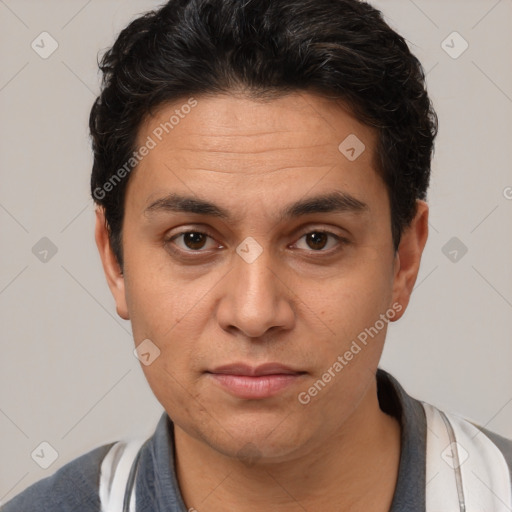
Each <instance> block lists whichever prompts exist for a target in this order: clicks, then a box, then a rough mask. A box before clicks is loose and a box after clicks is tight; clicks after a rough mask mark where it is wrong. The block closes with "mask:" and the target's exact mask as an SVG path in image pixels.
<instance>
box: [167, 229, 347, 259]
mask: <svg viewBox="0 0 512 512" xmlns="http://www.w3.org/2000/svg"><path fill="white" fill-rule="evenodd" d="M190 233H194V234H200V235H205V236H206V237H208V238H209V239H211V240H215V238H214V237H213V236H211V235H209V234H208V233H207V232H204V231H194V230H188V231H182V232H181V233H175V234H173V235H171V236H169V237H166V238H165V239H164V247H166V248H167V247H169V248H170V250H171V251H172V252H173V253H175V254H178V255H184V256H188V257H193V258H195V257H197V256H191V255H192V254H194V253H197V254H199V255H204V253H206V252H208V250H204V249H198V250H193V249H181V248H176V246H175V244H174V241H175V240H176V239H177V238H179V237H180V236H183V235H187V234H190ZM312 233H315V234H325V235H328V236H329V237H331V238H334V240H335V241H336V242H337V245H336V247H334V248H331V249H327V250H323V249H320V250H316V251H315V250H314V249H310V250H309V251H308V252H309V254H322V253H323V254H324V255H325V254H328V255H330V254H333V253H334V252H337V251H338V250H340V249H341V247H343V246H345V245H348V244H349V243H350V242H349V240H347V239H346V238H345V237H342V236H339V235H336V234H335V233H332V232H331V231H326V230H322V229H315V230H312V231H308V232H307V233H304V234H303V235H302V236H301V237H300V238H299V239H298V240H297V242H295V243H294V244H292V245H293V246H295V245H296V244H297V243H298V241H300V240H301V239H303V238H304V237H306V236H307V235H310V234H312ZM327 243H328V242H327ZM171 245H174V247H170V246H171ZM221 248H223V246H221ZM302 250H306V249H302Z"/></svg>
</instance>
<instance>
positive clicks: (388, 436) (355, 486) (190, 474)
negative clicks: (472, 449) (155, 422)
mask: <svg viewBox="0 0 512 512" xmlns="http://www.w3.org/2000/svg"><path fill="white" fill-rule="evenodd" d="M175 444H176V471H177V477H178V481H179V483H180V489H181V492H182V496H183V499H184V501H185V503H186V504H187V507H190V508H189V510H194V508H195V509H197V510H198V511H199V512H202V510H208V511H209V512H220V511H225V510H226V509H233V510H237V511H240V512H253V511H254V512H256V511H261V510H270V509H272V510H279V512H291V511H296V510H301V509H305V510H323V512H330V511H333V512H334V511H336V512H340V511H345V510H346V511H348V510H350V511H351V512H359V511H363V510H365V511H366V510H372V511H376V512H379V511H382V512H387V511H388V510H389V509H390V506H391V502H392V499H393V494H394V490H395V486H396V481H397V475H398V466H399V460H400V425H399V423H398V421H397V420H396V419H394V418H392V417H391V416H389V415H387V414H385V413H384V412H383V411H382V410H381V409H380V407H379V403H378V399H377V388H376V381H374V382H373V384H372V385H371V386H370V387H369V389H368V390H367V393H366V394H365V396H364V398H363V400H362V401H361V403H360V404H359V405H358V407H357V408H356V410H355V411H354V412H353V414H352V415H351V416H350V417H349V418H348V419H347V421H346V422H345V424H344V425H343V426H342V427H341V428H340V431H339V432H338V433H336V434H335V435H333V436H331V437H330V438H328V439H325V438H324V439H319V440H317V444H316V446H311V447H308V449H307V451H306V452H304V453H302V454H301V455H300V456H297V457H296V458H294V459H293V460H287V461H285V462H278V463H275V462H268V461H260V460H259V461H257V463H254V464H250V463H247V462H242V461H240V460H238V459H234V458H232V457H226V456H225V455H223V454H221V453H219V452H217V451H215V450H214V449H212V448H211V447H210V446H208V445H206V444H205V443H204V442H203V441H201V440H198V439H195V438H193V437H191V436H189V435H188V434H187V433H186V432H184V431H183V430H182V429H180V428H179V427H178V426H176V425H175ZM369 489H371V492H369ZM301 507H302V508H301Z"/></svg>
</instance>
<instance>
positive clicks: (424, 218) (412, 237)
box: [393, 200, 428, 321]
mask: <svg viewBox="0 0 512 512" xmlns="http://www.w3.org/2000/svg"><path fill="white" fill-rule="evenodd" d="M416 204H417V210H416V215H415V216H414V219H413V220H412V222H411V224H410V225H409V226H408V227H407V228H406V229H405V230H404V232H403V233H402V237H401V240H400V245H399V247H398V250H397V253H396V255H395V275H394V282H393V304H394V303H398V304H400V305H401V306H402V309H401V311H400V314H398V315H396V316H395V318H394V319H393V321H396V320H398V319H399V318H400V317H401V316H402V315H403V314H404V312H405V309H406V308H407V305H408V304H409V299H410V297H411V293H412V290H413V288H414V284H415V283H416V278H417V277H418V272H419V268H420V262H421V255H422V254H423V249H424V248H425V244H426V242H427V238H428V205H427V203H426V202H425V201H421V200H417V201H416Z"/></svg>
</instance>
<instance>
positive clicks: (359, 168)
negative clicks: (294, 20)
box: [127, 92, 384, 209]
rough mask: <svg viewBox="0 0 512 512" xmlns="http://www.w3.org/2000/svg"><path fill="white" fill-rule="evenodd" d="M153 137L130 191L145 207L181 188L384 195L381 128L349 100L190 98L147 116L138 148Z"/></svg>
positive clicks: (243, 195) (245, 194) (241, 194)
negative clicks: (379, 167)
mask: <svg viewBox="0 0 512 512" xmlns="http://www.w3.org/2000/svg"><path fill="white" fill-rule="evenodd" d="M194 103H195V105H194ZM190 105H194V106H193V107H190ZM150 139H151V141H152V143H151V146H152V149H151V150H150V151H149V152H148V154H147V155H146V156H145V157H144V158H143V159H142V161H141V162H140V163H139V164H138V166H137V169H136V171H135V172H134V173H133V176H132V178H131V180H130V182H129V185H128V190H127V194H132V195H136V196H137V197H136V198H135V199H136V201H137V203H139V204H138V206H139V208H142V209H143V208H144V206H147V205H148V204H149V203H150V202H151V201H154V200H155V199H156V198H158V196H159V194H160V195H162V194H164V193H169V192H172V191H173V190H172V189H176V188H178V189H180V191H182V192H183V191H186V192H187V193H189V194H190V193H194V194H196V195H197V194H199V195H201V194H203V195H204V194H207V193H209V192H212V193H219V194H221V193H222V192H224V194H223V195H224V196H226V195H227V194H226V193H227V192H229V196H230V197H233V195H235V196H236V197H238V198H239V199H240V201H243V200H247V199H248V198H250V197H251V195H254V194H258V195H259V196H261V194H262V192H263V191H264V190H266V193H267V194H268V197H269V198H270V197H272V198H274V199H276V200H277V199H278V198H279V196H281V199H283V194H285V195H289V194H291V195H298V196H301V195H304V194H306V193H307V191H308V188H309V189H310V188H313V187H314V188H315V189H316V190H315V192H317V193H326V192H328V191H329V189H333V188H337V189H340V185H341V188H342V189H344V191H346V192H347V193H350V194H351V195H357V194H356V191H357V189H359V192H360V193H363V195H365V194H366V195H368V194H369V193H371V192H372V191H373V192H375V193H383V192H384V187H383V184H382V182H381V179H380V177H379V175H378V173H377V172H376V170H375V165H374V154H375V146H376V141H377V134H376V132H375V131H374V129H372V128H370V127H368V126H366V125H364V124H362V123H360V122H359V121H358V120H357V119H356V118H355V117H354V116H353V115H352V114H351V113H350V111H349V110H348V109H347V108H346V106H345V105H343V104H342V103H340V102H335V101H334V100H328V99H325V98H322V97H320V96H317V95H314V94H309V93H305V92H297V93H292V94H289V95H286V96H283V97H280V98H277V99H273V100H267V101H259V100H258V101H255V100H252V99H249V98H247V97H244V96H234V95H219V96H199V97H196V98H194V102H191V101H190V99H188V98H184V99H183V100H181V101H175V102H173V103H172V104H165V105H163V106H161V107H160V108H159V109H158V110H157V111H156V112H155V113H154V114H153V115H152V116H151V117H148V118H146V119H145V120H144V122H143V123H142V124H141V126H140V128H139V132H138V138H137V146H138V147H141V146H142V145H144V144H147V142H148V141H149V140H150ZM361 199H362V200H363V201H364V199H363V198H361ZM365 202H367V201H365Z"/></svg>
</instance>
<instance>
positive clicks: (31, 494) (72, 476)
mask: <svg viewBox="0 0 512 512" xmlns="http://www.w3.org/2000/svg"><path fill="white" fill-rule="evenodd" d="M111 446H112V444H109V445H104V446H101V447H99V448H96V449H94V450H92V451H90V452H88V453H86V454H85V455H82V456H80V457H78V458H76V459H74V460H72V461H71V462H69V463H68V464H66V465H65V466H63V467H62V468H60V469H59V470H58V471H57V472H56V473H55V474H54V475H52V476H50V477H48V478H45V479H43V480H40V481H39V482H36V483H35V484H33V485H31V486H30V487H28V488H27V489H26V490H25V491H23V492H22V493H21V494H19V495H18V496H15V497H14V498H13V499H12V500H10V501H8V502H7V503H6V504H5V505H4V506H3V507H2V508H1V512H21V511H23V512H43V511H45V512H47V511H49V510H51V511H52V512H68V511H69V512H71V511H76V510H80V511H81V512H93V511H94V512H97V511H99V510H100V501H99V497H98V485H99V476H100V467H101V462H102V460H103V458H104V457H105V455H106V454H107V452H108V451H109V449H110V448H111Z"/></svg>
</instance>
